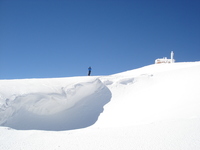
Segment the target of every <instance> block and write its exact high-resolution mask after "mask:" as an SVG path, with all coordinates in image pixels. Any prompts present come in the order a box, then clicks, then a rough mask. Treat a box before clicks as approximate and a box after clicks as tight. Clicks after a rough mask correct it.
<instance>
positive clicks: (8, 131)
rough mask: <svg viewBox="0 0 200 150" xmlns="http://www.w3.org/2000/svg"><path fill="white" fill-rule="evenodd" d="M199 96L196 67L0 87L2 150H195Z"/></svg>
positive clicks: (199, 139) (199, 137) (0, 83)
mask: <svg viewBox="0 0 200 150" xmlns="http://www.w3.org/2000/svg"><path fill="white" fill-rule="evenodd" d="M199 89H200V62H186V63H173V64H157V65H155V64H154V65H149V66H145V67H142V68H139V69H135V70H130V71H126V72H122V73H118V74H114V75H110V76H96V77H71V78H57V79H24V80H0V126H2V127H0V135H1V136H0V149H11V150H14V149H30V147H31V148H33V149H36V150H40V149H50V150H53V149H63V150H64V149H87V150H94V149H99V150H102V149H104V150H105V149H108V150H110V149H114V150H121V149H138V150H145V149H148V150H160V149H163V150H169V149H170V150H177V149H181V150H188V149H192V150H199V149H200V128H199V126H200V109H199V108H200V92H199ZM86 127H87V128H86ZM12 128H13V129H20V130H26V131H20V130H13V129H12ZM80 128H82V129H80ZM30 129H31V130H30ZM32 129H35V130H37V131H35V130H32ZM73 129H79V130H73ZM39 130H40V131H39ZM41 130H46V131H41ZM49 130H50V131H51V132H50V131H49ZM54 131H62V132H54Z"/></svg>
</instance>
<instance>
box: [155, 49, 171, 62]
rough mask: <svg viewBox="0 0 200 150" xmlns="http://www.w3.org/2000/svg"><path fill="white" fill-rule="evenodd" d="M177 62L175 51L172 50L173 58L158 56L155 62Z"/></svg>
mask: <svg viewBox="0 0 200 150" xmlns="http://www.w3.org/2000/svg"><path fill="white" fill-rule="evenodd" d="M174 62H175V59H174V52H173V51H171V58H170V59H167V57H164V58H158V59H156V60H155V64H163V63H165V64H168V63H174Z"/></svg>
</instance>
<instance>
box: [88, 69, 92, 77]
mask: <svg viewBox="0 0 200 150" xmlns="http://www.w3.org/2000/svg"><path fill="white" fill-rule="evenodd" d="M91 71H92V68H91V67H89V68H88V76H90V74H91Z"/></svg>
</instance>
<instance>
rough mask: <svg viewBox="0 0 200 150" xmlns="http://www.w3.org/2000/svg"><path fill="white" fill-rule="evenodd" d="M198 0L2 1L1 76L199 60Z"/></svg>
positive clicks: (118, 69)
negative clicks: (165, 60) (169, 59)
mask: <svg viewBox="0 0 200 150" xmlns="http://www.w3.org/2000/svg"><path fill="white" fill-rule="evenodd" d="M199 8H200V0H0V79H21V78H52V77H71V76H85V75H87V68H88V67H89V66H91V67H92V68H93V70H92V75H110V74H114V73H119V72H123V71H127V70H131V69H136V68H139V67H143V66H145V65H150V64H153V63H154V60H155V59H157V58H162V57H170V52H171V51H174V53H175V59H176V61H177V62H183V61H184V62H185V61H200V9H199Z"/></svg>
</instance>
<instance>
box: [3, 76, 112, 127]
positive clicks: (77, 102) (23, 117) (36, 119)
mask: <svg viewBox="0 0 200 150" xmlns="http://www.w3.org/2000/svg"><path fill="white" fill-rule="evenodd" d="M111 96H112V95H111V92H110V90H109V89H108V88H107V87H106V86H105V85H104V84H103V83H102V82H101V81H100V80H99V79H96V80H95V81H92V82H85V83H79V84H72V85H68V86H66V87H62V88H61V90H60V92H59V93H30V94H26V95H21V96H17V97H16V98H15V99H14V100H12V101H11V100H9V99H7V100H6V103H5V105H4V106H2V107H1V108H0V125H1V126H6V127H10V128H13V129H17V130H47V131H63V130H72V129H80V128H85V127H88V126H91V125H93V124H94V123H95V122H96V121H97V120H98V117H99V115H100V114H101V113H102V112H103V107H104V105H105V104H106V103H108V102H109V101H110V99H111Z"/></svg>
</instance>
